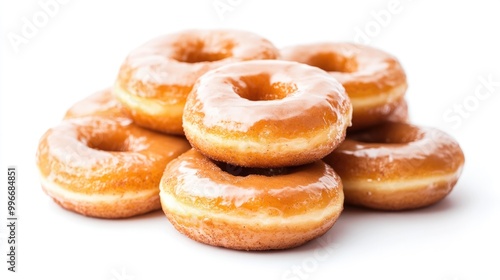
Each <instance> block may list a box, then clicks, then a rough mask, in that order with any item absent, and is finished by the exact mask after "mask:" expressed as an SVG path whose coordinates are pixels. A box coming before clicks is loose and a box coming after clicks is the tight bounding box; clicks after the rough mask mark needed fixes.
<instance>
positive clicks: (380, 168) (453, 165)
mask: <svg viewBox="0 0 500 280" xmlns="http://www.w3.org/2000/svg"><path fill="white" fill-rule="evenodd" d="M324 160H325V161H326V162H327V163H329V164H330V165H331V166H332V167H333V168H334V169H335V170H336V171H337V172H338V173H339V175H340V176H341V178H342V180H343V182H344V190H345V194H346V202H348V203H351V204H357V205H364V206H369V207H373V208H378V209H392V210H398V209H409V208H417V207H423V206H426V205H429V204H432V203H435V202H437V201H439V200H441V199H442V198H444V196H446V195H447V194H448V193H449V192H450V191H451V190H452V188H453V186H454V185H455V183H456V181H457V180H458V178H459V176H460V174H461V172H462V167H463V164H464V155H463V152H462V150H461V148H460V146H459V145H458V143H457V142H456V141H455V140H454V139H453V138H451V137H450V136H449V135H447V134H446V133H444V132H442V131H440V130H437V129H433V128H424V127H417V126H414V125H410V124H406V123H385V124H383V125H379V126H376V127H373V128H370V129H367V130H364V131H362V132H358V133H355V134H351V135H350V136H349V137H348V138H347V139H346V140H345V141H344V142H343V143H342V144H341V145H340V146H339V148H338V149H336V150H335V151H334V152H333V153H332V154H330V155H329V156H327V157H326V158H325V159H324ZM375 200H376V201H377V202H376V203H374V202H373V201H375Z"/></svg>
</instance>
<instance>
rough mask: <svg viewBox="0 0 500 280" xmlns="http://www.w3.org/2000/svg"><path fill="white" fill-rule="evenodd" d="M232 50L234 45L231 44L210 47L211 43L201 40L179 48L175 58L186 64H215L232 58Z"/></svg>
mask: <svg viewBox="0 0 500 280" xmlns="http://www.w3.org/2000/svg"><path fill="white" fill-rule="evenodd" d="M231 48H232V45H231V44H229V43H228V44H226V45H221V46H210V44H209V43H208V44H207V42H205V41H202V40H199V41H194V42H190V43H188V46H184V47H181V48H179V50H178V53H177V55H175V56H174V58H175V59H176V60H178V61H180V62H186V63H200V62H214V61H218V60H223V59H225V58H228V57H231V56H232V53H231V51H230V50H231Z"/></svg>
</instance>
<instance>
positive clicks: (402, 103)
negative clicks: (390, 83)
mask: <svg viewBox="0 0 500 280" xmlns="http://www.w3.org/2000/svg"><path fill="white" fill-rule="evenodd" d="M409 118H410V116H409V112H408V102H407V101H406V100H405V99H404V98H402V99H401V100H399V102H398V103H396V107H395V109H394V111H392V113H390V114H389V115H388V116H387V120H386V122H400V123H406V122H408V121H409Z"/></svg>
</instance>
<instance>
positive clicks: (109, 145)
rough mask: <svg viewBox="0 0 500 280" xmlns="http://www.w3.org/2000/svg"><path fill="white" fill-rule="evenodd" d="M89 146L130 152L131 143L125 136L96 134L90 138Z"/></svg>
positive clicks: (95, 148) (110, 150)
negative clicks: (129, 143)
mask: <svg viewBox="0 0 500 280" xmlns="http://www.w3.org/2000/svg"><path fill="white" fill-rule="evenodd" d="M87 146H88V147H89V148H91V149H94V150H99V151H106V152H128V151H129V150H130V149H129V145H128V141H127V139H124V137H119V136H118V137H110V135H108V136H107V137H102V136H101V137H99V135H96V136H95V137H92V138H91V139H88V141H87Z"/></svg>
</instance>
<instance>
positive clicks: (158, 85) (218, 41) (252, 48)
mask: <svg viewBox="0 0 500 280" xmlns="http://www.w3.org/2000/svg"><path fill="white" fill-rule="evenodd" d="M277 57H278V50H277V49H276V48H275V47H274V46H273V45H272V44H271V43H270V42H269V41H268V40H266V39H264V38H262V37H260V36H258V35H255V34H253V33H250V32H244V31H236V30H185V31H182V32H178V33H174V34H168V35H165V36H161V37H158V38H156V39H153V40H151V41H149V42H147V43H146V44H144V45H142V46H140V47H139V48H137V49H136V50H134V51H132V52H131V53H130V54H129V56H128V57H127V58H126V60H125V62H124V63H123V64H122V66H121V68H120V71H119V74H118V78H117V80H116V83H115V89H114V92H115V94H116V95H117V97H118V99H119V100H120V101H121V102H122V103H123V104H124V106H125V108H126V110H127V111H128V112H129V114H130V115H131V117H132V118H133V119H134V121H136V122H137V123H138V124H140V125H143V126H145V127H148V128H151V129H154V130H159V131H163V132H168V133H176V134H182V109H183V108H184V103H185V101H186V96H187V95H188V93H189V92H190V91H191V89H192V87H193V85H194V83H195V81H196V80H197V79H198V78H199V77H200V76H201V75H203V74H204V73H206V72H207V71H209V70H212V69H215V68H218V67H220V66H223V65H226V64H230V63H234V62H238V61H245V60H252V59H275V58H277Z"/></svg>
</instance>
